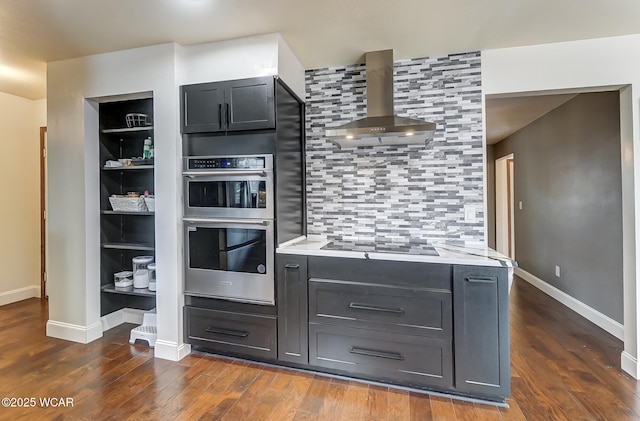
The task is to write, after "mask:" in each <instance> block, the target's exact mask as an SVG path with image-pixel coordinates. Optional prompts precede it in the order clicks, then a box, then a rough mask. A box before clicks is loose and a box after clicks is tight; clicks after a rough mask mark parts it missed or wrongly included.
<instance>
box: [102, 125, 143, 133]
mask: <svg viewBox="0 0 640 421" xmlns="http://www.w3.org/2000/svg"><path fill="white" fill-rule="evenodd" d="M152 130H153V126H142V127H122V128H119V129H104V130H102V133H131V132H148V131H152Z"/></svg>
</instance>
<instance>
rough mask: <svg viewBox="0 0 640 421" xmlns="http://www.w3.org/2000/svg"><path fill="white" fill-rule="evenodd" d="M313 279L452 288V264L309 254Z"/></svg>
mask: <svg viewBox="0 0 640 421" xmlns="http://www.w3.org/2000/svg"><path fill="white" fill-rule="evenodd" d="M308 270H309V278H318V279H339V280H341V281H351V282H360V283H366V284H377V285H393V286H398V287H405V288H418V289H438V290H444V291H451V270H452V269H451V265H445V264H442V263H422V262H397V261H392V260H375V259H350V258H344V257H324V256H309V263H308Z"/></svg>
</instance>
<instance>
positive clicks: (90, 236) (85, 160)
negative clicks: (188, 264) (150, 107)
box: [47, 44, 182, 359]
mask: <svg viewBox="0 0 640 421" xmlns="http://www.w3.org/2000/svg"><path fill="white" fill-rule="evenodd" d="M176 48H177V46H176V45H175V44H163V45H158V46H153V47H146V48H139V49H133V50H126V51H119V52H115V53H109V54H101V55H96V56H89V57H83V58H78V59H73V60H66V61H60V62H53V63H49V66H48V70H47V79H48V91H47V96H48V118H49V127H48V144H49V171H48V175H49V198H50V199H49V238H48V240H49V250H50V251H49V255H50V262H49V317H50V320H49V322H48V323H47V334H48V335H50V336H55V337H62V338H63V339H69V340H75V341H78V342H89V341H91V340H93V339H95V338H97V337H99V336H101V335H102V326H101V324H100V290H99V284H100V281H99V279H100V233H99V226H100V216H99V202H100V200H99V191H100V189H99V185H100V184H99V164H98V162H99V160H98V115H97V105H96V104H97V103H98V102H99V101H102V100H104V99H105V97H109V96H114V95H122V94H131V93H138V92H152V93H153V97H154V117H153V121H154V122H155V135H154V143H155V159H156V165H157V167H158V168H161V169H162V170H161V171H160V170H159V171H156V172H155V177H156V180H155V183H156V188H155V193H156V208H157V210H156V244H157V249H156V260H157V269H158V272H157V273H158V292H157V308H158V342H159V343H158V346H157V347H156V353H158V352H160V353H163V355H164V356H165V357H166V358H170V359H178V353H179V352H180V349H181V344H182V328H181V326H182V324H181V320H182V319H181V299H182V294H181V292H182V270H181V266H180V264H181V262H180V260H179V259H180V256H181V249H180V241H179V238H181V237H180V235H179V217H180V213H179V209H180V206H179V203H178V197H179V196H178V183H179V163H180V158H179V156H180V154H181V148H180V134H179V108H178V94H177V89H176V74H175V50H176ZM85 99H91V101H89V102H87V101H85Z"/></svg>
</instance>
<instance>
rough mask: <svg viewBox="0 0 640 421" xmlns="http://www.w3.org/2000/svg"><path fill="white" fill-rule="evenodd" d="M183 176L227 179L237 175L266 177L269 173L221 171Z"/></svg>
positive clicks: (188, 173) (192, 172)
mask: <svg viewBox="0 0 640 421" xmlns="http://www.w3.org/2000/svg"><path fill="white" fill-rule="evenodd" d="M182 175H183V176H185V177H189V178H195V177H220V176H223V177H226V176H236V175H257V176H260V177H266V176H267V172H266V171H264V170H239V171H236V170H221V171H183V172H182Z"/></svg>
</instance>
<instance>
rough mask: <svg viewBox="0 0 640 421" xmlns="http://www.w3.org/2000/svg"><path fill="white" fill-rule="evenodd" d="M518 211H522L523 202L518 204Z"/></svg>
mask: <svg viewBox="0 0 640 421" xmlns="http://www.w3.org/2000/svg"><path fill="white" fill-rule="evenodd" d="M518 209H520V210H522V200H521V201H519V202H518Z"/></svg>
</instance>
